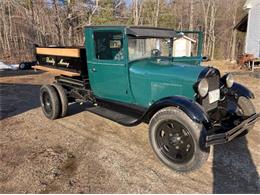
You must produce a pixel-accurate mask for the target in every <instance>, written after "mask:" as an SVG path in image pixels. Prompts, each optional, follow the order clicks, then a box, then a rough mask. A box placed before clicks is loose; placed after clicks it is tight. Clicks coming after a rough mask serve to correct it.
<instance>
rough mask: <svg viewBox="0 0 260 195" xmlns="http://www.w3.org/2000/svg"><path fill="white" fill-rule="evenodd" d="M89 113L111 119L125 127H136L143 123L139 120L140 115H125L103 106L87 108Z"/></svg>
mask: <svg viewBox="0 0 260 195" xmlns="http://www.w3.org/2000/svg"><path fill="white" fill-rule="evenodd" d="M87 111H89V112H92V113H94V114H97V115H99V116H102V117H104V118H107V119H110V120H112V121H114V122H117V123H119V124H121V125H124V126H135V125H137V124H139V123H140V122H141V121H140V120H139V118H140V115H138V114H135V115H133V114H131V115H129V114H125V113H121V112H119V111H115V110H111V109H108V108H105V107H102V106H95V107H90V108H87Z"/></svg>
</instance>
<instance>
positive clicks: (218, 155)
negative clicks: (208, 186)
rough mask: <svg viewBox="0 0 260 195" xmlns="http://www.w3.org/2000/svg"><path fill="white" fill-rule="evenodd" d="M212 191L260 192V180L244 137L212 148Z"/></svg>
mask: <svg viewBox="0 0 260 195" xmlns="http://www.w3.org/2000/svg"><path fill="white" fill-rule="evenodd" d="M213 152H214V153H213V155H214V157H213V179H214V180H213V193H217V194H219V193H225V194H226V193H227V194H229V193H241V194H243V193H246V194H248V193H260V186H259V185H260V180H259V175H258V173H257V168H256V165H255V164H254V162H253V160H252V157H251V154H250V151H249V149H248V146H247V140H246V137H241V138H238V139H236V140H234V141H232V142H230V143H227V144H223V145H216V146H215V147H214V150H213Z"/></svg>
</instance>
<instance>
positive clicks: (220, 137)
mask: <svg viewBox="0 0 260 195" xmlns="http://www.w3.org/2000/svg"><path fill="white" fill-rule="evenodd" d="M258 119H260V113H257V114H254V115H252V116H251V117H249V118H248V119H246V120H244V121H243V122H241V123H240V124H239V125H238V126H236V127H234V128H233V129H230V130H228V131H226V132H225V133H215V134H212V135H208V136H207V137H206V146H211V145H216V144H223V143H226V142H229V141H231V140H233V139H234V138H235V137H237V136H238V135H239V134H241V133H242V132H243V131H245V130H247V129H248V128H250V127H251V126H252V125H253V124H254V123H255V122H256V121H257V120H258Z"/></svg>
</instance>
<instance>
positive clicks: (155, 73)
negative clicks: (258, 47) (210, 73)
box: [85, 26, 204, 107]
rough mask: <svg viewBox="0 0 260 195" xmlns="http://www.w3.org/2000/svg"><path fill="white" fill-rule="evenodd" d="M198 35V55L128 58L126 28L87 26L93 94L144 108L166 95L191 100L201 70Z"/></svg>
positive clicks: (88, 58) (88, 59)
mask: <svg viewBox="0 0 260 195" xmlns="http://www.w3.org/2000/svg"><path fill="white" fill-rule="evenodd" d="M102 33H103V34H102ZM198 33H200V32H198ZM108 34H113V36H112V35H111V37H110V38H106V37H109V36H110V35H108ZM201 36H202V34H201V35H199V37H200V38H199V40H200V41H199V46H198V55H197V56H193V57H171V55H169V57H150V58H144V59H139V60H135V61H129V60H128V37H127V35H126V33H125V27H101V26H100V27H87V28H86V30H85V38H86V42H85V47H86V51H87V64H88V73H89V79H90V85H91V89H92V90H93V93H94V94H95V95H96V96H99V97H101V98H106V99H111V100H117V101H121V102H126V103H133V104H137V105H140V106H144V107H149V105H151V104H152V103H153V102H155V101H157V100H159V99H161V98H164V97H168V96H175V95H181V96H185V97H188V98H190V99H193V97H194V93H195V92H194V90H193V85H194V83H195V82H196V81H197V78H198V76H199V74H200V72H201V71H202V70H203V69H204V68H203V67H202V66H200V63H201V51H202V47H201V45H202V38H201ZM99 37H100V38H99ZM98 39H100V40H98ZM111 40H112V41H111ZM104 45H105V46H106V47H109V50H107V48H104ZM119 54H122V55H119ZM118 56H120V57H118ZM196 65H197V66H196Z"/></svg>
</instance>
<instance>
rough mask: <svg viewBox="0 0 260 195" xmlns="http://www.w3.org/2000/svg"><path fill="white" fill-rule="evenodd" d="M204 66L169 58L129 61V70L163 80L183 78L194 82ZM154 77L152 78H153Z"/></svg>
mask: <svg viewBox="0 0 260 195" xmlns="http://www.w3.org/2000/svg"><path fill="white" fill-rule="evenodd" d="M205 68H206V67H203V66H198V65H190V64H186V63H180V62H172V61H169V60H158V61H157V60H156V59H154V60H151V59H149V60H147V59H144V60H138V61H133V62H132V63H130V70H131V71H133V72H135V73H138V74H144V75H145V76H147V77H150V78H151V79H156V78H160V80H161V79H163V80H167V81H169V80H172V79H173V80H174V81H176V79H178V80H180V81H181V80H185V81H190V82H192V83H195V82H196V81H197V79H198V76H199V74H200V73H201V72H202V71H203V70H204V69H205ZM153 77H154V78H153Z"/></svg>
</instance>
